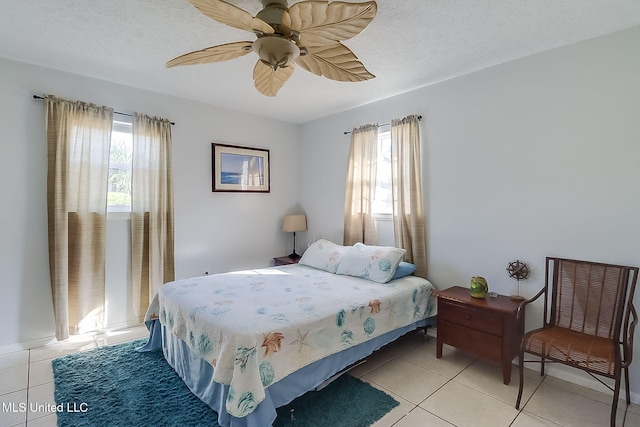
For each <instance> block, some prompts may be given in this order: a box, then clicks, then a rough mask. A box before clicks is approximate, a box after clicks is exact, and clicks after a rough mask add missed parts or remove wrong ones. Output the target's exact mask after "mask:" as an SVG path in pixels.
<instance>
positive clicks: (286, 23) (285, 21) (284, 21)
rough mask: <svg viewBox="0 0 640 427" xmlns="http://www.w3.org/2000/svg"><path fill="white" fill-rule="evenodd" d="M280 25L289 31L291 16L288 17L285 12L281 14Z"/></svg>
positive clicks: (287, 13) (286, 11)
mask: <svg viewBox="0 0 640 427" xmlns="http://www.w3.org/2000/svg"><path fill="white" fill-rule="evenodd" d="M280 24H281V25H282V26H283V27H285V28H288V29H291V15H289V11H288V10H285V11H284V12H283V13H282V19H281V20H280Z"/></svg>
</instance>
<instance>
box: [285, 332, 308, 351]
mask: <svg viewBox="0 0 640 427" xmlns="http://www.w3.org/2000/svg"><path fill="white" fill-rule="evenodd" d="M307 336H309V331H307V332H305V333H304V334H303V333H302V332H300V329H298V338H296V339H295V340H293V341H291V342H290V343H289V344H290V345H292V344H298V353H302V349H303V348H304V346H305V345H306V346H307V347H309V344H308V343H306V342H305V341H306V340H307Z"/></svg>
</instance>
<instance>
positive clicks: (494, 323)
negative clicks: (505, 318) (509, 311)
mask: <svg viewBox="0 0 640 427" xmlns="http://www.w3.org/2000/svg"><path fill="white" fill-rule="evenodd" d="M440 303H441V304H442V305H446V307H444V308H439V309H438V316H440V318H441V319H442V320H446V321H448V322H450V323H454V324H457V325H461V326H465V327H468V328H472V329H479V330H482V331H484V332H487V333H489V334H493V335H497V336H499V337H500V336H502V335H503V332H502V316H500V315H496V314H493V313H489V312H486V311H482V310H475V309H472V308H469V307H468V306H464V305H461V304H456V303H453V302H450V301H440Z"/></svg>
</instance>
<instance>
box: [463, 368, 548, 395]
mask: <svg viewBox="0 0 640 427" xmlns="http://www.w3.org/2000/svg"><path fill="white" fill-rule="evenodd" d="M513 368H514V369H512V372H511V382H510V383H509V385H505V384H504V382H503V380H502V367H501V366H500V365H499V364H497V363H491V362H487V361H484V360H476V361H475V362H473V363H472V364H471V365H470V366H469V367H468V368H467V369H465V370H464V371H462V372H461V373H460V374H459V375H458V376H456V377H455V378H454V379H453V381H455V382H457V383H460V384H463V385H466V386H467V387H470V388H472V389H475V390H478V391H481V392H483V393H484V394H488V395H489V396H491V397H495V398H496V399H500V400H502V401H503V402H505V403H507V404H509V405H515V404H516V399H517V398H518V388H519V382H520V381H519V378H518V376H519V374H518V370H517V368H516V366H513ZM525 374H526V376H525V379H524V388H523V391H522V403H525V402H526V401H527V400H529V398H530V397H531V395H532V394H533V392H534V391H535V389H536V388H537V387H538V385H539V384H540V382H541V381H542V378H541V377H540V374H539V373H537V372H534V371H530V370H525Z"/></svg>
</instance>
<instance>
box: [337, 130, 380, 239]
mask: <svg viewBox="0 0 640 427" xmlns="http://www.w3.org/2000/svg"><path fill="white" fill-rule="evenodd" d="M377 156H378V125H366V126H362V127H360V128H358V129H354V130H353V132H351V149H350V153H349V167H348V170H347V188H346V195H345V207H344V243H343V244H344V245H353V244H354V243H357V242H362V243H365V244H370V245H375V244H377V243H378V235H377V232H376V226H375V221H374V219H373V211H372V205H373V198H374V195H375V189H376V169H377V166H376V165H377Z"/></svg>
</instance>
